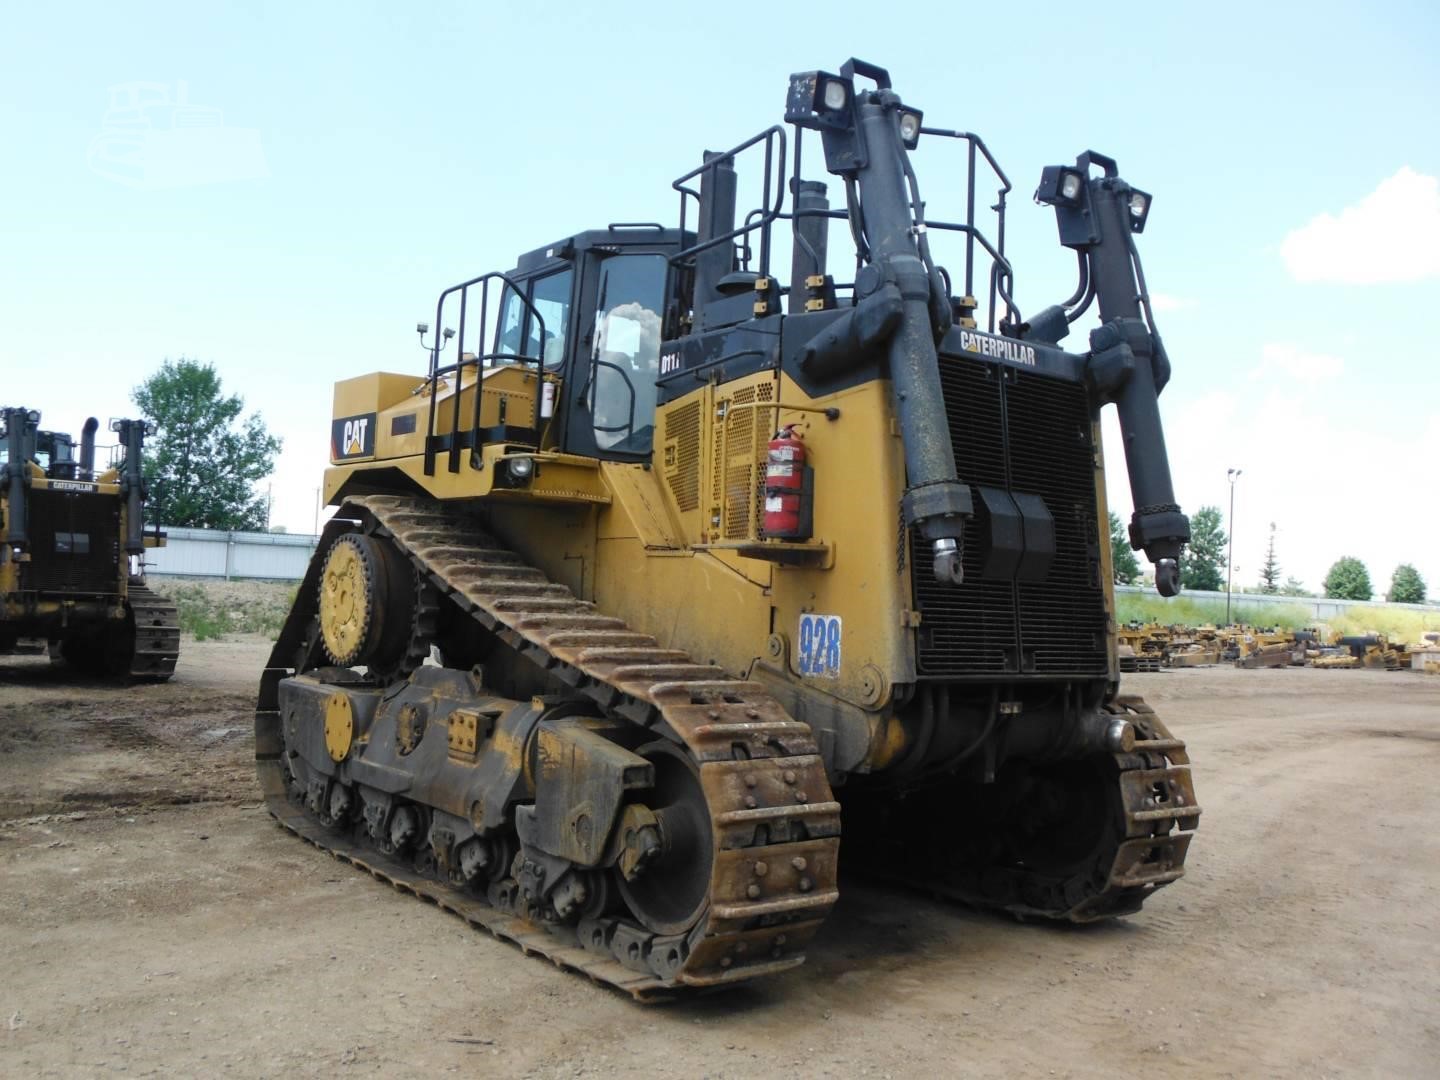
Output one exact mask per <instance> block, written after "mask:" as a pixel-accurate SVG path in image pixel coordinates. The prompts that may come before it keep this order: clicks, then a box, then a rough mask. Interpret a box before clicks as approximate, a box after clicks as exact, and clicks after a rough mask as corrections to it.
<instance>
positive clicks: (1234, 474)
mask: <svg viewBox="0 0 1440 1080" xmlns="http://www.w3.org/2000/svg"><path fill="white" fill-rule="evenodd" d="M1240 472H1241V470H1239V469H1227V470H1225V478H1226V479H1227V480H1229V481H1230V525H1229V528H1228V529H1227V533H1228V538H1227V541H1226V549H1225V625H1226V626H1229V625H1230V572H1231V571H1232V570H1233V569H1234V567H1235V481H1236V480H1239V479H1240Z"/></svg>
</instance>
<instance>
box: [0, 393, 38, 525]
mask: <svg viewBox="0 0 1440 1080" xmlns="http://www.w3.org/2000/svg"><path fill="white" fill-rule="evenodd" d="M4 415H5V450H6V460H5V465H4V468H3V469H0V476H3V477H4V482H5V486H6V488H7V489H8V496H9V499H8V503H7V506H6V513H5V543H7V544H8V545H10V547H11V548H12V549H16V550H20V549H24V548H26V547H28V546H29V544H30V535H29V532H28V529H27V520H26V519H27V514H26V510H27V509H28V508H27V506H26V504H25V488H26V487H28V486H29V479H30V477H29V475H28V470H27V468H26V462H27V461H29V458H30V438H29V434H30V427H31V424H32V421H31V419H30V413H29V411H28V410H25V409H6V410H5V414H4ZM39 416H40V414H39V413H36V414H35V417H36V419H35V420H34V421H33V423H39Z"/></svg>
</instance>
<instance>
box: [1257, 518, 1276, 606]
mask: <svg viewBox="0 0 1440 1080" xmlns="http://www.w3.org/2000/svg"><path fill="white" fill-rule="evenodd" d="M1260 591H1261V592H1266V593H1271V594H1274V593H1277V592H1279V591H1280V563H1279V562H1278V561H1277V560H1276V558H1275V523H1274V522H1273V521H1272V522H1270V545H1269V547H1267V548H1266V549H1265V565H1264V566H1262V567H1261V568H1260Z"/></svg>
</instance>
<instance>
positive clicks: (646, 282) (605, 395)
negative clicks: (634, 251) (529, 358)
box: [588, 255, 667, 454]
mask: <svg viewBox="0 0 1440 1080" xmlns="http://www.w3.org/2000/svg"><path fill="white" fill-rule="evenodd" d="M666 269H667V261H666V259H665V256H663V255H617V256H614V257H612V258H609V259H606V260H605V262H604V263H603V264H602V266H601V271H600V291H599V298H598V301H597V306H596V311H595V333H594V336H593V339H592V340H593V345H592V351H591V355H590V361H591V373H590V394H589V402H588V404H589V406H590V413H591V416H592V417H593V422H594V429H595V443H596V445H597V446H598V447H600V448H601V449H604V450H616V451H621V452H625V453H637V454H638V453H649V451H650V446H651V443H652V442H653V440H654V432H655V378H656V376H657V374H658V370H659V361H660V321H661V313H662V311H663V309H664V303H665V272H666Z"/></svg>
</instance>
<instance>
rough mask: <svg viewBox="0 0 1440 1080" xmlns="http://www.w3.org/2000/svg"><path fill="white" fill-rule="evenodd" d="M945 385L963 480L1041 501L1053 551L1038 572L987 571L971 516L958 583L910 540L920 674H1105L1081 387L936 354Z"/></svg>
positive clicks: (1090, 459)
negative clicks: (1025, 578)
mask: <svg viewBox="0 0 1440 1080" xmlns="http://www.w3.org/2000/svg"><path fill="white" fill-rule="evenodd" d="M940 384H941V389H942V392H943V393H944V395H945V410H946V414H947V417H948V419H949V422H950V439H951V444H952V445H953V446H954V448H955V464H956V468H957V469H958V471H959V474H960V477H961V478H962V479H963V480H964V481H965V482H967V483H969V484H972V485H983V486H986V487H1000V488H1008V489H1010V490H1011V491H1015V492H1022V493H1028V494H1034V495H1039V496H1040V497H1041V498H1043V499H1044V500H1045V505H1046V507H1047V508H1048V509H1049V511H1050V514H1051V516H1052V517H1053V518H1054V521H1055V548H1056V551H1055V559H1054V561H1053V562H1052V564H1051V566H1050V571H1049V573H1048V575H1047V576H1046V579H1045V580H1044V581H1040V582H1019V583H1017V582H1014V581H1009V580H1004V581H990V580H983V579H982V578H981V570H980V554H981V545H980V542H979V539H978V537H977V536H976V535H975V531H976V526H975V523H974V521H972V522H971V523H970V524H969V525H967V527H966V535H965V559H964V566H965V581H964V583H963V584H961V585H959V586H954V585H941V584H940V583H939V582H937V581H935V578H934V574H933V572H932V563H931V557H930V553H929V551H928V548H927V545H924V544H920V543H916V542H914V541H913V539H912V543H911V567H912V572H913V576H914V588H915V603H916V608H917V610H919V611H920V613H921V624H920V631H919V653H918V662H919V668H920V672H921V674H922V675H927V676H932V677H936V676H947V677H948V676H964V675H1022V674H1024V675H1030V674H1034V675H1098V674H1103V673H1104V672H1105V671H1106V670H1107V658H1106V652H1105V594H1104V590H1103V587H1102V584H1101V580H1100V553H1099V548H1098V543H1099V534H1098V530H1097V528H1096V512H1095V471H1094V447H1093V442H1092V436H1091V429H1090V408H1089V402H1088V400H1087V397H1086V393H1085V388H1084V387H1083V386H1082V385H1080V384H1078V383H1071V382H1066V381H1063V380H1060V379H1051V378H1046V377H1045V376H1042V375H1037V374H1033V373H1031V372H1026V371H1017V370H1015V369H1012V368H1005V367H1000V366H998V365H990V364H986V363H982V362H980V361H976V360H969V359H963V358H951V357H944V358H942V359H941V361H940Z"/></svg>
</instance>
